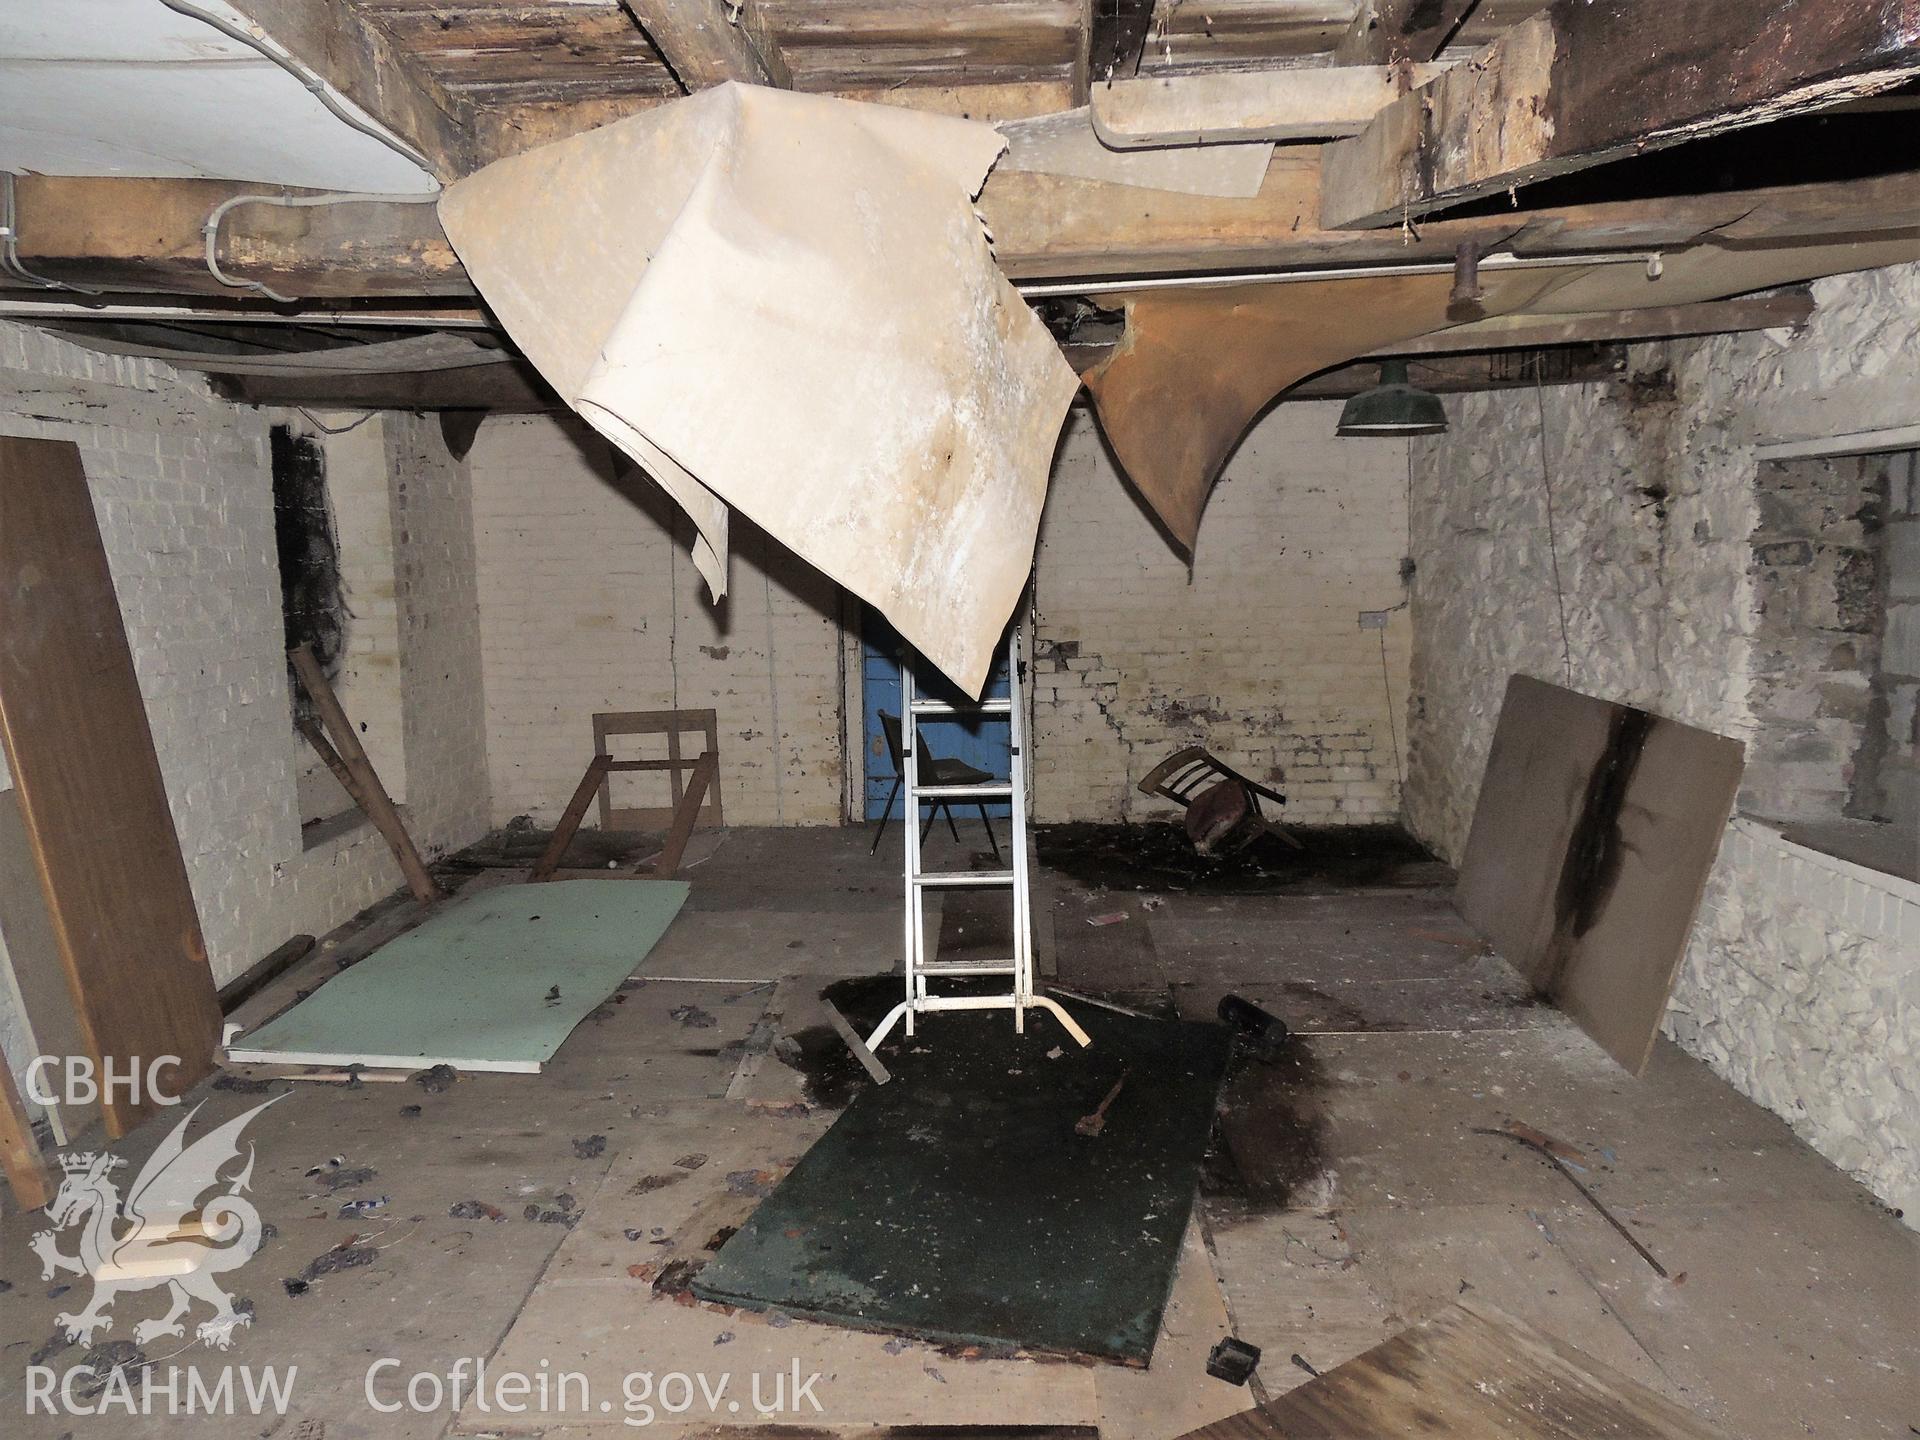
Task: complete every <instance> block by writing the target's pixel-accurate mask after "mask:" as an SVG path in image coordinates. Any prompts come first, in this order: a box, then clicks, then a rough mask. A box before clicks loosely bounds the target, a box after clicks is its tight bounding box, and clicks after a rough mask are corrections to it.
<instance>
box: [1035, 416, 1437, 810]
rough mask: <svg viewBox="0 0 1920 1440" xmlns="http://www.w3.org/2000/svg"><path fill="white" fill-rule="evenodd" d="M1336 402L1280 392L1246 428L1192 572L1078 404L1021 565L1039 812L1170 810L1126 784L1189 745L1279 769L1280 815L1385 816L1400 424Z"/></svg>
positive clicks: (1270, 771)
mask: <svg viewBox="0 0 1920 1440" xmlns="http://www.w3.org/2000/svg"><path fill="white" fill-rule="evenodd" d="M1338 416H1339V407H1338V406H1337V405H1331V404H1320V403H1315V404H1305V403H1302V404H1291V405H1280V406H1276V407H1275V408H1274V409H1273V410H1271V411H1270V412H1269V413H1268V414H1267V415H1266V416H1265V417H1264V418H1262V419H1261V420H1260V421H1259V422H1258V423H1257V424H1256V425H1255V426H1254V427H1253V429H1252V430H1251V431H1250V432H1249V433H1248V435H1247V437H1246V439H1245V440H1244V441H1243V442H1242V443H1241V445H1240V448H1239V450H1238V451H1237V452H1236V453H1235V454H1234V456H1233V458H1232V459H1231V460H1230V461H1229V462H1228V464H1227V467H1226V470H1225V472H1224V473H1223V474H1222V476H1221V478H1220V481H1219V483H1218V485H1217V486H1216V487H1215V489H1214V492H1213V496H1212V499H1211V500H1210V501H1209V502H1208V505H1207V513H1206V518H1205V519H1204V520H1203V522H1202V523H1201V526H1200V539H1199V544H1198V547H1197V549H1196V552H1195V555H1194V557H1193V566H1192V569H1191V571H1189V569H1188V566H1187V564H1186V562H1185V561H1184V560H1183V559H1182V558H1181V557H1180V556H1179V555H1178V554H1177V553H1176V552H1175V551H1174V550H1173V549H1172V547H1171V546H1170V545H1169V544H1168V542H1167V541H1166V539H1165V538H1164V537H1163V536H1162V534H1161V532H1160V531H1159V530H1158V529H1157V528H1156V527H1155V525H1154V523H1153V522H1152V520H1150V519H1149V518H1148V516H1147V514H1146V512H1145V511H1144V509H1143V508H1142V507H1141V505H1140V503H1139V501H1138V500H1137V499H1136V498H1135V497H1134V494H1133V492H1132V491H1131V490H1130V489H1129V488H1128V487H1127V485H1126V482H1125V481H1123V480H1122V479H1121V478H1120V477H1119V475H1118V473H1117V472H1116V470H1115V468H1114V464H1113V461H1112V458H1111V457H1110V456H1109V454H1108V453H1107V450H1106V447H1105V445H1104V444H1103V443H1102V441H1101V439H1100V436H1099V433H1098V431H1097V429H1096V428H1095V426H1094V423H1093V421H1092V418H1091V417H1090V416H1089V415H1088V414H1087V413H1086V412H1085V411H1083V410H1075V411H1074V412H1073V414H1072V416H1071V418H1070V419H1069V422H1068V427H1067V432H1066V435H1065V437H1064V439H1063V440H1062V442H1061V447H1060V453H1059V456H1058V459H1057V460H1056V462H1055V466H1054V472H1053V483H1052V488H1051V490H1050V492H1049V494H1048V497H1047V508H1046V513H1045V516H1044V518H1043V520H1042V523H1041V531H1040V552H1039V561H1038V572H1037V579H1036V582H1035V586H1036V589H1035V595H1036V601H1035V623H1034V655H1035V667H1034V668H1035V675H1034V684H1033V690H1034V746H1033V752H1034V772H1035V774H1034V814H1035V817H1036V818H1037V819H1040V820H1049V821H1057V820H1117V819H1123V818H1125V819H1139V818H1144V817H1146V816H1150V815H1151V816H1164V815H1166V814H1169V813H1171V811H1172V807H1171V806H1170V805H1169V804H1168V803H1167V802H1166V801H1164V800H1158V799H1155V798H1153V797H1151V796H1147V795H1142V794H1141V793H1139V791H1137V790H1136V789H1135V788H1134V786H1135V783H1136V782H1137V781H1138V780H1139V779H1140V777H1141V776H1142V775H1144V774H1145V773H1146V772H1147V771H1148V770H1150V769H1152V768H1153V767H1154V766H1155V765H1156V764H1158V763H1159V762H1160V761H1161V760H1162V759H1164V758H1165V757H1166V756H1167V755H1168V754H1170V753H1171V752H1172V751H1174V750H1177V749H1179V748H1180V747H1181V746H1183V745H1191V744H1204V745H1206V746H1207V747H1209V748H1210V749H1211V750H1213V751H1214V753H1216V754H1218V755H1219V756H1220V757H1221V758H1222V759H1224V760H1226V761H1227V762H1228V763H1229V764H1231V765H1233V766H1235V767H1236V768H1238V769H1240V770H1243V771H1244V772H1245V773H1247V774H1248V775H1250V776H1252V777H1253V778H1254V779H1256V780H1261V781H1273V782H1274V785H1275V788H1276V789H1279V790H1281V791H1282V792H1283V793H1284V794H1285V795H1286V796H1287V805H1286V808H1285V810H1284V812H1283V816H1284V818H1289V819H1293V820H1298V821H1302V822H1308V823H1319V824H1334V823H1349V822H1367V821H1393V820H1396V819H1397V818H1398V817H1399V813H1400V768H1401V761H1400V757H1399V756H1398V755H1396V753H1395V750H1396V744H1395V742H1396V739H1400V740H1404V738H1405V736H1404V734H1403V733H1401V732H1400V731H1399V724H1400V717H1401V714H1402V708H1403V707H1404V705H1405V703H1406V694H1407V666H1408V650H1409V645H1410V638H1411V631H1412V627H1411V625H1410V623H1409V620H1408V615H1407V611H1406V609H1405V605H1406V600H1407V588H1406V583H1405V581H1404V579H1403V578H1402V574H1401V567H1402V564H1403V563H1404V561H1405V558H1406V555H1407V531H1406V494H1407V489H1406V487H1407V449H1406V442H1405V441H1401V440H1341V439H1338V438H1336V437H1335V435H1334V433H1333V430H1334V423H1335V421H1336V420H1337V419H1338ZM1362 611H1370V612H1376V613H1379V614H1381V615H1383V616H1384V619H1385V628H1384V629H1365V630H1363V629H1362V628H1360V622H1359V617H1360V612H1362ZM1383 641H1384V644H1383ZM1389 696H1391V699H1389Z"/></svg>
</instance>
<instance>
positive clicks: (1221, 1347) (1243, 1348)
mask: <svg viewBox="0 0 1920 1440" xmlns="http://www.w3.org/2000/svg"><path fill="white" fill-rule="evenodd" d="M1259 1363H1260V1347H1259V1346H1258V1345H1249V1344H1247V1342H1246V1341H1244V1340H1237V1339H1235V1338H1234V1337H1233V1336H1231V1335H1228V1336H1226V1337H1225V1338H1224V1339H1221V1340H1219V1341H1216V1342H1215V1344H1214V1347H1213V1349H1211V1350H1209V1351H1208V1352H1207V1374H1209V1375H1211V1376H1213V1378H1214V1379H1216V1380H1224V1381H1226V1382H1227V1383H1228V1384H1229V1385H1244V1384H1246V1383H1247V1382H1248V1381H1249V1380H1251V1379H1252V1378H1253V1372H1254V1369H1255V1367H1256V1366H1258V1365H1259Z"/></svg>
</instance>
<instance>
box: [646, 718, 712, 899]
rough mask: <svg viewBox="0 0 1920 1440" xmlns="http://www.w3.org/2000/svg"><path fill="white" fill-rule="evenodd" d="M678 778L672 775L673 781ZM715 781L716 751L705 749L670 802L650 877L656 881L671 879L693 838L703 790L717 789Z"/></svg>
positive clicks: (703, 798)
mask: <svg viewBox="0 0 1920 1440" xmlns="http://www.w3.org/2000/svg"><path fill="white" fill-rule="evenodd" d="M668 733H669V734H672V733H673V732H671V731H669V732H668ZM678 778H679V777H678V774H677V772H676V774H675V779H676V780H678ZM719 778H720V752H719V751H717V750H709V751H707V752H706V753H705V754H703V755H702V756H701V757H700V758H699V759H698V760H696V761H694V762H693V774H692V775H691V776H690V777H688V780H687V788H686V790H685V791H684V792H683V793H682V794H681V795H680V797H679V798H678V799H677V800H676V801H675V802H674V806H673V824H672V826H671V827H670V828H669V829H668V831H667V838H666V840H665V842H664V843H663V844H662V845H661V846H660V854H659V856H658V857H657V858H656V859H655V860H654V862H653V874H654V875H655V876H656V877H657V878H659V879H662V880H671V879H672V878H673V877H674V874H675V872H677V871H678V870H679V869H680V857H681V856H682V855H684V854H686V852H687V841H689V840H690V839H692V838H693V824H694V821H696V820H698V819H699V818H700V806H701V803H702V802H703V801H704V800H705V799H706V794H707V788H708V787H709V786H713V787H715V789H716V790H717V788H718V784H719Z"/></svg>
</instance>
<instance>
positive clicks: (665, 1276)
mask: <svg viewBox="0 0 1920 1440" xmlns="http://www.w3.org/2000/svg"><path fill="white" fill-rule="evenodd" d="M706 1265H707V1262H706V1261H705V1260H701V1259H694V1258H691V1257H683V1258H681V1259H679V1260H669V1261H668V1262H667V1263H666V1264H665V1265H662V1266H661V1267H660V1273H659V1274H658V1275H657V1276H655V1277H654V1281H653V1293H654V1294H656V1295H664V1296H665V1297H667V1298H668V1299H669V1300H672V1301H673V1302H674V1303H675V1304H676V1305H692V1304H695V1303H696V1302H695V1300H694V1296H693V1277H694V1276H696V1275H698V1274H699V1273H700V1272H701V1271H702V1270H704V1269H705V1268H706Z"/></svg>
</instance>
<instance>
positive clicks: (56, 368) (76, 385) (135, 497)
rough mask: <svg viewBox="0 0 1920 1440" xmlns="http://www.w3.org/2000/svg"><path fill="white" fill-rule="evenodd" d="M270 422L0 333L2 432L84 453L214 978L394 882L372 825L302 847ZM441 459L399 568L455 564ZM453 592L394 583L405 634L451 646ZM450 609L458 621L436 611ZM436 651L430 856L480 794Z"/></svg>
mask: <svg viewBox="0 0 1920 1440" xmlns="http://www.w3.org/2000/svg"><path fill="white" fill-rule="evenodd" d="M273 418H276V417H274V416H272V415H270V414H269V413H267V412H263V411H259V410H255V409H252V408H248V407H243V406H236V405H232V404H228V403H226V402H224V401H221V400H219V399H217V398H215V397H214V396H213V395H212V394H211V392H210V391H209V390H208V388H207V386H206V384H205V383H204V381H202V380H201V379H199V378H198V377H196V376H189V375H184V374H181V373H178V372H175V371H173V370H171V369H170V368H169V367H167V366H165V365H163V364H160V363H158V362H153V361H147V360H141V359H131V358H123V357H109V356H103V355H97V354H94V353H92V352H90V351H87V350H83V349H80V348H78V347H76V346H73V345H69V344H67V343H65V342H64V341H61V340H58V339H56V338H54V337H52V336H50V335H47V334H44V333H42V332H40V331H36V330H33V329H30V328H28V327H25V326H18V325H12V324H6V323H0V432H4V433H6V434H10V435H26V436H35V437H42V438H46V439H55V440H72V441H74V442H76V443H77V444H78V445H79V446H80V451H81V457H82V460H83V462H84V464H85V466H86V470H87V477H88V482H89V484H90V486H91V487H92V490H93V495H94V502H95V510H96V514H97V516H98V518H99V522H100V529H101V533H102V536H103V539H104V542H105V545H106V550H107V558H108V562H109V565H110V567H111V569H112V571H113V577H114V585H115V589H116V590H117V592H118V595H119V600H120V608H121V612H122V614H123V616H124V618H125V620H126V626H127V634H128V639H129V641H130V643H131V646H132V650H133V658H134V668H135V670H136V672H137V674H138V676H139V681H140V688H141V693H142V695H143V696H144V698H145V700H146V704H147V714H148V720H149V722H150V724H151V727H152V730H153V738H154V748H155V751H156V752H157V753H158V756H159V760H160V768H161V773H162V775H163V776H164V779H165V782H166V788H167V798H168V801H169V804H170V806H171V808H172V811H173V820H174V825H175V827H176V829H177V831H178V833H179V838H180V845H181V850H182V852H183V854H184V855H185V858H186V864H187V874H188V877H189V880H190V881H191V884H192V887H193V894H194V900H195V903H196V905H197V907H198V909H199V912H200V923H201V926H202V928H203V930H204V931H205V935H206V941H207V951H208V956H209V959H210V961H211V964H212V968H213V974H214V979H215V981H216V982H219V983H224V982H225V981H227V980H229V979H231V978H233V977H234V976H236V975H238V974H240V973H241V972H242V971H244V970H245V969H246V968H247V967H248V966H249V965H251V964H253V963H254V962H255V961H257V960H259V959H260V958H261V957H262V956H263V955H265V954H266V953H267V952H268V951H269V950H271V949H272V948H273V947H274V946H276V945H278V944H280V943H281V942H282V941H283V940H285V939H286V938H287V937H288V936H289V935H292V934H295V933H298V932H302V931H305V932H309V933H320V932H323V931H325V930H327V929H330V928H331V927H332V926H334V925H335V924H338V923H339V922H340V921H342V920H344V919H346V918H347V917H348V916H350V915H352V914H353V913H354V912H355V911H356V910H358V909H361V908H363V907H364V906H366V905H368V904H370V903H371V902H372V901H374V900H376V899H378V898H379V897H380V896H382V895H384V894H387V893H388V892H390V891H392V890H393V889H395V888H396V887H397V886H398V884H399V875H398V872H397V870H396V868H395V867H394V864H393V858H392V856H391V854H390V853H389V852H388V850H387V848H386V846H385V845H384V844H383V843H382V841H381V840H380V838H379V836H378V835H377V834H376V833H375V832H374V831H373V829H372V827H371V826H368V825H361V826H358V827H357V828H354V829H352V830H351V831H349V832H348V833H346V834H343V835H341V836H339V837H337V838H336V839H334V840H332V841H329V842H327V843H326V844H324V845H321V846H319V847H316V848H315V849H312V850H305V849H303V848H302V843H301V835H300V823H299V822H300V815H299V807H298V803H297V801H298V788H297V782H296V776H297V772H298V770H299V768H300V767H301V766H303V765H304V764H305V763H306V757H305V755H304V754H303V753H302V752H303V750H304V745H303V743H302V742H301V741H300V740H299V739H298V737H297V736H296V735H295V734H294V731H293V728H292V722H291V710H290V705H289V697H288V692H287V680H286V662H285V658H284V656H283V654H282V651H281V639H282V637H281V621H280V591H279V577H278V572H277V567H276V561H275V554H274V530H273V500H272V478H271V471H270V468H269V462H268V455H267V428H268V425H269V423H270V421H271V420H272V419H273ZM402 423H403V424H404V423H410V422H402ZM435 443H436V444H437V441H436V442H435ZM448 463H449V462H446V461H445V459H444V452H442V459H441V460H440V461H438V462H436V463H435V465H434V466H432V467H430V468H432V469H433V473H434V474H435V475H436V476H437V477H439V480H440V482H441V483H440V488H439V489H438V490H431V489H429V490H426V491H422V492H420V503H419V506H418V508H417V510H416V511H414V512H411V513H413V514H415V516H416V525H415V528H414V529H413V530H412V531H410V532H409V533H410V535H411V536H414V537H418V538H402V537H400V536H399V535H398V533H397V534H396V560H397V562H398V563H402V564H408V563H409V562H410V561H412V560H414V559H416V558H417V560H418V562H419V564H420V565H421V566H422V567H425V568H428V569H430V568H431V567H432V566H434V565H439V564H442V563H452V564H455V565H457V564H458V563H459V560H458V552H457V551H456V550H454V549H452V548H451V547H447V546H442V547H441V548H440V549H438V550H436V549H435V548H434V542H433V540H432V536H433V535H434V534H435V533H436V532H437V531H438V530H439V529H441V528H442V527H444V526H445V525H446V524H448V523H451V524H452V525H453V526H454V528H455V529H456V530H457V529H459V528H461V526H462V525H463V523H464V517H463V516H462V515H461V514H458V513H455V512H456V511H457V510H458V506H459V502H458V500H457V499H456V498H455V492H457V491H458V490H460V489H461V488H462V487H461V486H460V484H459V482H458V481H457V480H456V479H454V478H453V472H452V471H450V470H448V469H447V468H446V465H447V464H448ZM401 478H406V477H401ZM429 517H431V523H430V524H429V523H427V522H428V519H429ZM411 573H419V572H418V571H417V570H415V571H411ZM459 591H460V586H459V583H458V582H457V581H456V580H453V579H451V578H449V577H447V576H445V575H442V576H440V577H439V578H438V579H436V580H435V582H434V583H433V584H432V585H430V586H425V587H423V589H422V592H421V593H420V594H418V595H408V594H406V593H405V592H404V591H403V593H402V595H401V609H402V613H403V615H405V616H407V617H408V623H409V625H410V626H413V627H415V628H427V629H431V630H434V631H436V632H439V631H440V629H441V627H442V626H446V627H448V630H447V632H446V633H448V634H454V635H457V634H458V632H459V627H460V626H462V625H471V623H472V622H471V610H472V599H471V594H472V591H471V582H470V581H469V582H467V588H466V591H465V598H464V599H462V598H461V595H460V593H459ZM461 606H464V608H465V612H466V613H465V615H464V616H462V615H461V614H458V613H448V611H449V610H457V609H459V608H460V607H461ZM436 659H437V660H438V662H439V663H440V665H441V670H442V677H441V678H439V679H438V680H437V681H435V682H434V683H433V684H432V685H429V687H428V689H429V692H430V694H431V699H430V701H423V702H422V710H421V713H420V714H419V715H418V716H416V717H413V718H414V719H415V720H416V721H417V722H418V724H419V735H418V740H419V748H418V751H417V753H413V754H410V755H409V760H410V761H411V762H412V763H411V764H410V765H409V771H410V775H409V781H410V783H409V787H408V790H409V793H408V805H409V811H410V814H411V817H412V824H413V828H414V833H415V837H416V839H417V840H418V841H419V843H420V845H421V847H422V849H423V850H425V851H427V852H429V853H435V854H437V853H440V852H442V851H444V850H446V849H448V848H450V847H455V846H458V845H462V844H466V843H468V842H470V841H471V840H473V839H475V838H477V836H478V834H479V833H481V830H482V828H483V823H484V819H485V813H486V805H485V795H486V784H487V777H486V770H485V767H484V764H483V763H482V758H483V757H482V752H481V750H480V747H479V746H478V745H477V744H474V743H471V736H472V735H473V734H474V733H475V731H476V729H477V725H478V721H477V718H469V717H468V712H469V711H472V712H474V714H475V715H476V716H477V712H478V708H479V705H480V699H479V695H480V680H479V670H478V650H477V646H474V647H471V648H470V649H469V651H468V652H467V653H465V654H464V655H463V654H462V653H461V652H460V647H459V646H458V645H457V644H453V645H449V646H446V647H444V648H443V649H442V650H441V651H440V652H439V653H438V655H437V657H436ZM423 683H424V682H423ZM3 924H4V918H3V917H0V926H3ZM4 1030H5V1025H4V1023H0V1033H4ZM9 1058H14V1057H13V1054H12V1051H11V1050H10V1051H9ZM16 1063H19V1062H18V1061H16Z"/></svg>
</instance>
